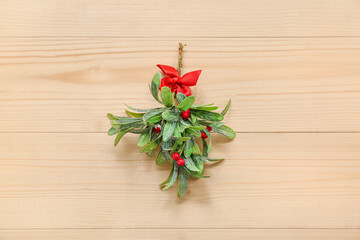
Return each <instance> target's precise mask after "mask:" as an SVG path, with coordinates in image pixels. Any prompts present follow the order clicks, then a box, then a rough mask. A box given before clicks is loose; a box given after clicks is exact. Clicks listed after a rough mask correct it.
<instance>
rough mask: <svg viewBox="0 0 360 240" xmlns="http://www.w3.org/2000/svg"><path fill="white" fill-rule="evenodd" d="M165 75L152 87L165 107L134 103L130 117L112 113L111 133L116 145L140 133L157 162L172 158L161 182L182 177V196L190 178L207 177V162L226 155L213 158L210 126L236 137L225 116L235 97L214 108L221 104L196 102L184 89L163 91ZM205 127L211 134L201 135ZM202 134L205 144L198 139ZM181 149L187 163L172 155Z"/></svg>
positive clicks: (140, 143) (170, 182) (145, 150)
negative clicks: (139, 106)
mask: <svg viewBox="0 0 360 240" xmlns="http://www.w3.org/2000/svg"><path fill="white" fill-rule="evenodd" d="M160 80H161V75H160V73H156V74H155V76H154V78H153V80H152V82H151V85H150V91H151V93H152V95H153V97H154V98H155V100H156V101H158V102H159V103H160V104H162V106H161V107H157V108H152V109H137V108H134V107H131V106H128V105H127V107H128V108H129V109H130V110H125V111H126V113H127V114H128V115H129V117H119V116H115V115H113V114H110V113H109V114H108V115H107V116H108V118H109V120H110V124H111V128H110V129H109V131H108V135H116V138H115V142H114V145H115V146H116V145H117V144H118V143H119V141H120V139H121V138H122V137H123V136H124V135H125V134H126V133H134V134H138V135H139V138H138V142H137V144H138V146H139V147H141V149H140V152H143V153H146V154H148V155H149V156H153V155H154V153H155V152H156V154H157V155H156V164H157V165H162V164H164V163H165V162H169V163H170V164H171V165H172V170H171V172H170V175H169V177H168V178H167V179H166V180H165V181H164V182H162V183H161V184H160V186H162V187H163V190H167V189H169V188H170V187H171V186H172V185H173V184H174V183H175V182H176V180H178V197H182V196H183V195H184V194H185V193H186V192H187V189H188V179H189V177H190V176H192V177H195V178H206V177H209V176H205V175H204V163H207V162H217V161H221V160H223V159H222V158H209V157H208V155H209V153H210V152H211V150H212V143H211V134H210V132H209V131H208V130H207V128H206V126H210V127H211V128H212V130H213V131H214V132H217V133H219V134H221V135H224V136H225V137H228V138H230V139H233V138H235V136H236V133H235V131H234V130H232V129H231V128H230V127H228V126H226V125H224V124H223V123H222V120H223V119H224V116H225V114H226V113H227V111H228V110H229V107H230V104H231V100H229V102H228V104H227V105H226V107H225V109H224V110H223V111H222V112H221V113H217V112H214V111H215V110H217V109H218V107H216V106H214V105H213V104H206V105H195V104H194V102H195V97H194V96H189V97H186V96H185V95H184V94H183V93H177V94H176V95H175V94H174V93H172V92H171V90H170V88H168V87H162V89H161V91H159V86H160ZM188 109H190V112H191V115H190V118H188V119H186V120H184V119H183V118H182V117H181V112H183V111H186V110H188ZM155 126H156V127H158V126H160V128H161V131H160V132H158V133H156V132H154V127H155ZM201 131H203V132H204V133H205V134H206V135H207V139H203V138H201ZM197 138H201V141H202V148H201V149H200V147H199V145H198V144H197V142H198V141H196V139H197ZM174 152H177V153H179V154H180V156H181V158H183V159H184V160H185V165H184V166H178V165H177V162H176V161H174V160H173V159H172V157H171V155H172V154H173V153H174Z"/></svg>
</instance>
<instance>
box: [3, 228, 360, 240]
mask: <svg viewBox="0 0 360 240" xmlns="http://www.w3.org/2000/svg"><path fill="white" fill-rule="evenodd" d="M215 236H221V239H223V240H233V239H240V238H241V239H248V240H263V239H269V238H271V239H277V240H289V239H291V240H302V239H306V240H339V239H341V240H358V239H359V238H360V230H358V229H289V230H287V229H244V230H243V229H241V230H240V229H35V230H33V229H31V230H22V229H20V230H19V229H16V230H0V237H2V238H4V239H7V240H17V239H19V240H20V239H28V240H38V239H52V240H67V239H88V240H98V239H106V240H118V239H128V240H133V239H138V240H143V239H146V240H151V239H157V240H167V239H173V240H180V239H198V240H208V239H214V237H215Z"/></svg>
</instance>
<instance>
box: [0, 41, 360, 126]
mask: <svg viewBox="0 0 360 240" xmlns="http://www.w3.org/2000/svg"><path fill="white" fill-rule="evenodd" d="M182 40H183V42H186V43H187V44H188V46H187V47H186V52H185V60H184V67H185V68H184V71H191V70H195V69H202V70H203V72H202V75H201V78H200V80H199V82H198V86H197V87H195V88H193V92H194V94H195V96H196V97H197V98H198V100H197V102H198V103H211V102H214V103H216V104H217V105H218V106H220V108H223V107H224V106H225V104H226V102H227V101H228V99H229V98H232V100H233V101H232V102H233V105H232V108H231V111H230V112H229V114H228V115H227V117H226V119H225V122H226V124H228V125H230V126H232V127H233V128H234V129H235V130H236V131H238V132H360V125H359V122H360V112H359V111H358V110H359V109H360V97H359V96H360V95H359V91H360V70H359V68H358V66H359V64H360V38H325V39H322V38H321V39H308V38H296V39H264V38H260V39H257V38H250V39H222V40H221V41H219V40H218V39H182ZM177 41H178V40H171V39H155V40H149V39H134V38H129V39H128V38H126V39H123V38H112V39H105V38H100V39H98V38H89V39H88V38H86V39H83V38H68V39H64V38H31V39H28V38H26V39H25V38H12V39H11V40H10V39H3V40H0V81H1V84H0V111H1V115H0V131H1V132H105V131H107V129H108V128H109V123H108V120H107V118H106V117H105V116H106V113H108V112H112V113H116V114H119V115H120V114H122V113H123V112H124V107H125V106H124V103H127V104H130V105H134V106H136V107H140V108H141V107H153V106H154V104H156V103H155V101H154V100H153V99H152V96H151V95H150V94H149V91H148V83H149V82H150V81H151V77H152V76H153V74H154V73H155V72H156V71H158V69H157V68H156V66H155V65H156V64H157V63H163V64H169V65H176V61H177V60H176V59H177V58H176V54H177V52H176V46H177Z"/></svg>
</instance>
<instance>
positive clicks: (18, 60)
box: [0, 0, 360, 240]
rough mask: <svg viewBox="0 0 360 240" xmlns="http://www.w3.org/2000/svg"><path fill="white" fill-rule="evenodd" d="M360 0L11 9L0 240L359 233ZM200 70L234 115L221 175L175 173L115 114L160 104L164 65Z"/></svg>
mask: <svg viewBox="0 0 360 240" xmlns="http://www.w3.org/2000/svg"><path fill="white" fill-rule="evenodd" d="M359 10H360V2H359V1H358V0H327V1H313V0H303V1H297V0H287V1H284V0H273V1H264V0H252V1H249V0H240V1H236V0H225V1H216V0H195V1H194V0H181V1H180V0H175V1H164V0H149V1H141V0H122V1H116V0H88V1H84V0H73V1H67V0H53V1H46V0H37V1H31V2H30V1H26V0H12V1H0V196H1V197H0V239H6V240H8V239H9V240H15V239H19V240H20V239H29V240H31V239H36V240H43V239H44V240H45V239H54V240H60V239H79V240H81V239H89V240H95V239H104V240H112V239H129V240H131V239H147V240H150V239H175V240H177V239H179V240H180V239H200V240H201V239H224V240H227V239H253V240H260V239H269V240H278V239H279V240H282V239H284V240H285V239H286V240H288V239H294V240H297V239H310V240H312V239H314V240H323V239H324V240H325V239H326V240H331V239H334V240H335V239H336V240H337V239H344V240H355V239H359V238H360V231H359V229H360V205H359V202H360V125H359V122H360V111H359V109H360V94H359V92H360V68H359V65H360V15H359V14H358V13H359ZM178 42H184V43H187V44H188V45H187V47H186V49H185V58H184V69H183V71H184V72H187V71H191V70H196V69H202V70H203V72H202V74H201V78H200V80H199V83H198V86H197V87H196V88H193V93H194V95H195V96H196V97H197V103H210V102H214V103H215V104H217V105H218V106H219V107H220V108H223V107H224V106H225V104H226V102H227V100H228V98H232V102H233V105H232V107H231V110H230V112H229V113H228V115H227V117H226V119H225V123H226V124H228V125H229V126H231V127H233V128H234V129H235V130H236V131H237V132H238V133H239V134H238V136H237V138H236V139H235V140H234V141H228V140H225V139H224V138H222V137H221V136H219V135H216V134H215V135H214V137H213V140H214V149H213V153H212V156H220V157H221V156H223V157H225V158H226V160H225V161H223V162H221V163H218V164H215V165H211V166H210V165H209V166H207V168H206V173H207V174H210V175H211V178H209V179H202V180H192V181H191V182H190V192H189V194H188V195H187V196H186V197H185V198H184V199H182V200H179V199H177V198H176V189H175V188H173V189H170V190H169V191H168V192H162V191H160V190H159V187H158V186H157V185H158V183H160V182H161V181H162V180H164V179H165V178H166V177H167V174H168V172H169V166H168V165H165V166H161V167H159V166H156V165H155V163H154V159H151V158H149V157H147V156H145V155H143V154H140V153H139V151H138V148H137V146H136V139H135V137H134V136H126V137H125V138H124V139H123V140H122V143H121V144H120V146H119V147H117V148H114V147H113V146H112V143H113V137H108V136H107V135H106V134H105V132H106V130H107V129H108V127H109V123H108V120H107V119H106V117H105V115H106V113H108V112H112V113H117V114H119V115H121V113H123V109H124V103H128V104H130V105H133V106H135V107H153V106H154V103H155V102H154V100H152V97H151V95H150V94H149V92H148V88H147V84H148V83H149V82H150V80H151V77H152V76H153V74H154V73H155V72H156V71H157V69H156V67H155V65H156V64H158V63H161V64H168V65H176V63H177V52H176V47H177V43H178Z"/></svg>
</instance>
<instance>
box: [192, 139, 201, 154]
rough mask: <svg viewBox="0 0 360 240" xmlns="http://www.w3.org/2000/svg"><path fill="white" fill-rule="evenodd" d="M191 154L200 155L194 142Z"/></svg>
mask: <svg viewBox="0 0 360 240" xmlns="http://www.w3.org/2000/svg"><path fill="white" fill-rule="evenodd" d="M192 153H193V154H200V148H199V146H198V145H197V144H196V143H195V142H194V148H193V152H192Z"/></svg>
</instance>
